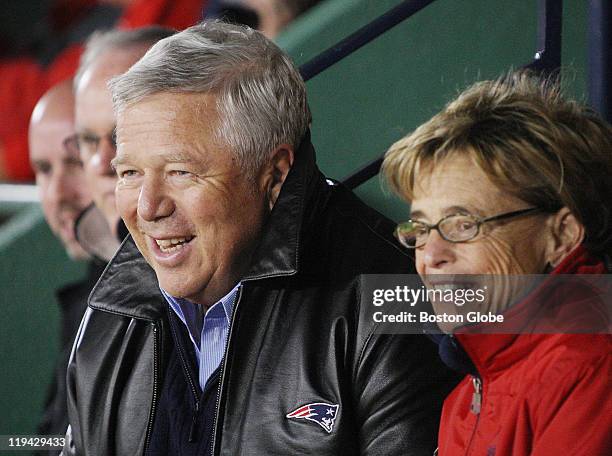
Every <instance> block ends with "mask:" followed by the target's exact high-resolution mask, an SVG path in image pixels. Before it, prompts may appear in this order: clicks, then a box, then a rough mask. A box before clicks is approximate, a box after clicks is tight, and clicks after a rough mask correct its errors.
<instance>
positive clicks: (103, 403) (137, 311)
mask: <svg viewBox="0 0 612 456" xmlns="http://www.w3.org/2000/svg"><path fill="white" fill-rule="evenodd" d="M392 229H393V224H392V223H391V222H390V221H389V220H387V219H385V218H384V217H382V216H381V215H380V214H378V213H377V212H375V211H374V210H372V209H371V208H369V207H367V206H366V205H364V204H363V203H362V202H361V201H360V200H358V199H357V198H356V197H355V196H354V195H353V194H352V193H351V192H350V191H348V190H347V189H346V188H344V187H343V186H341V185H338V184H334V183H332V182H330V181H327V180H326V179H325V178H324V177H323V175H322V174H321V173H320V172H319V170H318V168H317V167H316V165H315V160H314V150H313V149H312V146H311V145H310V143H309V142H308V141H307V142H306V144H305V145H304V146H302V147H301V149H300V150H299V151H298V153H297V154H296V160H295V164H294V166H293V168H292V170H291V172H290V174H289V176H288V177H287V179H286V181H285V183H284V185H283V189H282V191H281V194H280V196H279V199H278V201H277V203H276V205H275V207H274V210H273V212H272V214H271V216H270V219H269V221H268V223H267V225H266V229H265V233H264V235H263V238H262V240H261V241H260V244H259V247H258V249H257V251H256V254H255V256H254V258H255V260H254V261H253V264H252V268H251V269H250V272H249V273H248V274H247V275H246V276H245V277H244V278H243V280H242V289H241V293H240V296H239V298H238V300H237V302H236V304H235V307H234V309H235V310H234V314H233V317H232V322H231V327H230V334H229V339H228V343H227V347H226V352H225V357H224V360H223V362H222V367H221V374H220V382H219V383H220V385H219V391H218V400H217V401H218V402H217V415H216V419H215V427H214V431H213V432H214V433H213V447H214V454H215V455H225V456H237V455H318V456H324V455H358V454H362V455H404V456H405V455H431V454H432V452H433V450H434V448H435V446H436V436H437V428H438V422H439V413H440V410H441V406H442V401H443V399H444V397H445V396H446V394H447V393H448V392H449V391H450V389H451V388H452V387H453V386H454V383H455V377H454V375H452V374H450V373H449V371H448V370H447V369H446V368H445V367H443V365H442V364H441V362H440V361H439V360H438V356H437V352H436V347H435V345H434V344H433V343H432V342H431V341H430V340H429V339H427V338H426V337H425V336H421V335H376V334H374V333H373V327H374V324H373V322H372V321H365V320H364V318H363V317H362V315H363V313H362V312H360V276H359V274H363V273H409V272H413V265H412V261H411V259H410V258H409V257H408V256H407V255H405V254H404V253H403V252H402V251H401V250H400V249H399V248H398V247H397V246H396V243H395V242H394V241H393V239H392V238H391V236H390V235H391V233H392ZM166 306H167V304H166V303H165V301H164V299H163V297H162V296H161V294H160V292H159V288H158V285H157V280H156V277H155V273H154V272H153V270H152V269H151V268H150V267H149V266H148V265H147V263H146V262H145V261H144V260H143V258H142V256H141V255H140V254H139V252H138V250H137V249H136V247H135V245H134V243H133V241H132V240H131V239H130V238H128V239H127V240H126V241H125V242H124V244H123V245H122V247H121V248H120V250H119V251H118V253H117V254H116V256H115V258H114V259H113V260H112V261H111V263H110V264H109V266H108V267H107V269H106V271H105V272H104V274H103V276H102V278H101V280H100V282H99V283H98V284H97V286H96V287H95V289H94V290H93V292H92V294H91V296H90V302H89V310H88V313H87V314H86V316H85V318H84V320H83V323H82V326H81V329H80V334H79V336H78V339H77V343H76V345H75V349H74V350H73V354H72V357H71V362H70V365H69V368H68V394H69V407H68V408H69V418H70V423H71V429H69V437H70V439H69V440H71V442H70V443H69V444H67V446H66V448H65V449H64V454H88V455H104V456H111V455H129V456H133V455H141V454H143V452H144V449H145V447H146V445H147V443H148V441H149V437H150V431H151V428H152V423H153V420H154V418H155V413H156V410H155V408H156V402H157V399H158V395H159V392H160V387H161V385H160V383H161V381H162V379H163V378H164V366H165V362H166V357H167V353H168V344H171V343H172V341H171V337H169V334H168V321H167V313H166V309H165V307H166ZM319 402H323V403H327V404H335V405H338V406H339V408H338V412H337V415H336V420H335V423H334V426H333V430H332V432H329V433H328V432H326V431H325V430H324V428H323V427H322V426H319V425H318V424H317V423H315V422H312V421H308V420H292V419H288V418H287V417H286V415H287V414H288V413H290V412H292V411H294V410H295V409H297V408H298V407H300V406H302V405H305V404H310V403H319ZM187 413H189V412H187Z"/></svg>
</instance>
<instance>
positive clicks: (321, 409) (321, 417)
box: [287, 402, 340, 433]
mask: <svg viewBox="0 0 612 456" xmlns="http://www.w3.org/2000/svg"><path fill="white" fill-rule="evenodd" d="M339 408H340V406H339V405H332V404H325V403H324V402H315V403H314V404H306V405H302V406H301V407H298V408H297V409H295V410H294V411H293V412H291V413H288V414H287V418H292V419H296V420H298V419H299V420H301V419H303V420H308V421H313V422H315V423H317V424H318V425H319V426H321V427H322V428H323V429H325V430H326V431H327V432H328V433H331V431H332V429H333V428H334V421H336V416H338V409H339Z"/></svg>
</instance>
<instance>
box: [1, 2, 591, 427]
mask: <svg viewBox="0 0 612 456" xmlns="http://www.w3.org/2000/svg"><path fill="white" fill-rule="evenodd" d="M397 3H399V2H398V1H397V0H395V1H392V0H354V1H351V0H327V1H325V2H323V3H321V4H320V5H319V6H318V7H316V8H315V9H313V10H312V12H311V13H309V14H308V15H305V16H304V17H303V18H301V19H300V20H299V21H297V22H296V23H294V25H293V26H292V27H291V28H290V29H289V30H288V31H287V32H286V33H285V34H284V35H283V36H281V37H280V38H279V40H278V41H279V43H280V45H281V46H282V47H284V48H285V49H287V50H288V51H289V53H290V54H291V55H292V56H293V58H294V59H295V60H296V62H297V63H298V64H301V63H304V62H306V61H308V60H309V59H310V58H312V57H314V56H315V55H317V54H318V53H319V52H321V51H323V50H325V49H326V48H327V47H329V46H331V45H333V44H335V43H336V42H337V41H339V40H340V39H342V38H344V37H345V36H347V35H349V34H350V33H352V32H353V31H355V30H356V29H357V28H358V27H360V26H362V25H364V24H366V23H367V22H369V21H370V20H372V19H373V18H375V17H377V16H378V15H380V14H382V13H383V12H385V11H387V10H388V9H390V8H391V7H393V6H395V5H396V4H397ZM586 3H587V2H585V1H583V0H573V1H565V2H564V5H565V8H564V9H565V11H564V21H563V27H564V35H563V39H564V46H563V64H564V74H565V75H566V79H567V80H566V82H567V85H568V87H569V89H570V90H571V91H572V92H573V93H574V94H575V95H577V96H579V97H581V98H582V97H583V94H584V88H585V80H586V75H585V65H586V52H585V46H586ZM535 42H536V1H535V0H512V1H511V0H496V1H491V0H463V1H461V0H437V1H436V2H435V3H433V4H432V5H430V6H429V7H427V8H426V9H425V10H424V11H421V12H420V13H418V14H417V15H416V16H414V17H412V18H411V19H408V20H407V21H405V22H404V23H402V24H400V25H398V26H397V27H395V28H394V29H392V30H391V31H390V32H388V33H387V34H385V35H383V36H382V37H379V38H378V39H377V40H376V41H374V42H372V43H370V44H369V45H367V46H366V47H364V48H362V49H361V50H359V51H357V52H356V53H355V54H353V55H351V56H350V57H349V58H347V59H346V60H344V61H342V62H340V63H339V64H337V65H336V66H334V67H332V68H330V69H329V70H327V71H326V72H324V73H322V74H321V75H319V76H317V77H315V78H314V79H312V80H311V81H309V82H308V91H309V97H310V103H311V107H312V111H313V118H314V123H313V129H312V130H313V141H314V143H315V146H316V147H317V153H318V160H319V164H320V166H321V168H322V169H323V171H324V172H325V173H326V174H327V175H329V176H330V177H333V178H338V179H341V178H343V177H345V176H347V175H348V174H350V173H351V172H352V171H353V170H355V169H357V168H358V167H359V166H360V165H362V164H365V163H367V162H369V161H371V160H372V159H374V158H376V157H377V156H379V155H380V154H382V153H383V152H384V151H385V150H386V149H387V148H388V147H389V145H390V144H391V143H392V142H394V141H395V140H397V139H399V138H400V137H402V136H403V135H405V134H406V133H408V132H410V131H411V130H412V129H414V128H415V127H416V126H417V125H418V124H419V123H420V122H422V121H424V120H427V119H428V118H429V117H430V116H432V115H433V114H434V113H435V112H437V111H438V110H439V109H440V108H441V107H442V106H443V105H444V104H445V103H446V102H447V101H448V100H449V99H450V98H451V97H452V96H453V95H454V94H456V93H457V91H458V90H459V89H461V88H462V87H464V86H466V85H467V84H469V83H471V82H473V81H476V80H478V79H481V78H490V77H495V76H497V75H499V74H501V73H503V72H504V71H506V70H508V69H509V68H511V67H517V66H520V65H522V64H525V63H528V62H530V61H531V59H532V57H533V54H534V52H535ZM358 193H359V194H360V195H361V196H362V197H363V198H364V199H365V200H367V201H368V202H370V203H371V204H372V205H373V206H375V207H377V208H379V209H380V210H382V211H383V212H384V213H385V214H387V215H389V216H390V217H392V218H395V219H400V218H403V217H405V214H406V208H405V206H404V205H403V204H402V203H401V202H399V201H398V200H396V199H393V198H392V197H390V196H389V195H384V194H383V193H382V192H381V189H380V182H379V180H378V179H377V178H375V179H372V180H370V181H369V182H368V183H366V184H365V185H363V186H362V187H361V188H360V189H359V190H358ZM3 210H4V211H5V212H6V210H7V208H2V207H0V213H1V212H3ZM82 273H83V265H79V264H76V263H73V262H71V261H70V260H68V258H67V257H66V256H65V254H64V253H63V249H62V248H61V246H60V245H59V243H58V242H57V241H56V240H55V239H54V238H53V236H52V235H51V233H50V232H49V230H48V229H47V227H46V225H45V224H44V220H43V218H42V215H41V214H40V210H39V209H38V208H36V207H31V206H27V207H23V208H22V209H21V211H19V212H18V215H15V216H13V217H12V218H11V219H10V221H9V223H8V225H7V224H4V225H2V226H0V285H1V286H0V305H2V308H3V316H2V318H1V319H0V434H9V433H16V432H22V433H26V432H33V430H34V426H35V423H36V422H37V420H38V417H39V411H40V410H41V408H42V402H43V398H44V394H45V390H46V387H47V384H48V381H49V378H50V375H51V368H52V365H53V359H54V357H55V354H56V349H57V335H58V334H57V333H58V311H57V307H56V304H55V298H54V295H53V290H54V289H56V288H57V287H58V286H60V285H61V284H65V283H67V282H69V281H72V280H76V279H77V278H78V277H79V276H80V275H81V274H82Z"/></svg>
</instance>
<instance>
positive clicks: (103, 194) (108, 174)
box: [75, 45, 149, 232]
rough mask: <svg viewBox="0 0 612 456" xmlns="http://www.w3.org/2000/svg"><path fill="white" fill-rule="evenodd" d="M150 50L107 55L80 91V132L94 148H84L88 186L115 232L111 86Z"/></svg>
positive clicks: (134, 49)
mask: <svg viewBox="0 0 612 456" xmlns="http://www.w3.org/2000/svg"><path fill="white" fill-rule="evenodd" d="M148 47H149V46H148V45H146V46H145V45H140V46H134V47H132V48H130V49H122V50H120V49H111V50H109V51H107V52H105V53H103V54H102V55H100V56H99V57H98V58H97V60H96V61H95V62H94V63H93V64H92V65H90V67H89V68H88V69H87V70H86V71H85V73H84V74H83V77H82V78H81V80H80V81H79V85H78V87H77V90H76V104H75V114H76V130H77V133H78V134H79V138H80V143H81V144H83V143H85V144H90V145H91V146H88V147H85V148H84V147H83V146H81V159H82V160H83V164H84V169H85V174H86V176H87V183H88V185H89V189H90V191H91V194H92V196H93V199H94V202H95V203H96V206H98V208H99V209H100V210H101V211H102V213H103V214H104V216H105V218H106V220H107V221H108V224H109V226H110V228H111V230H113V232H115V230H116V228H117V222H118V221H119V215H118V213H117V207H116V203H115V184H116V182H117V179H116V174H115V172H114V171H113V169H112V167H111V165H110V161H111V160H112V159H113V158H114V157H115V154H116V148H115V145H114V139H113V133H114V129H115V115H114V112H113V104H112V98H111V93H110V91H109V90H108V88H107V83H108V81H109V79H111V78H112V77H114V76H117V75H119V74H121V73H123V72H125V71H127V70H128V69H129V67H130V66H132V65H133V64H134V63H136V62H137V61H138V59H140V57H142V56H143V55H144V53H145V52H146V50H147V49H148ZM97 141H99V142H98V144H97V148H96V147H95V143H96V142H97Z"/></svg>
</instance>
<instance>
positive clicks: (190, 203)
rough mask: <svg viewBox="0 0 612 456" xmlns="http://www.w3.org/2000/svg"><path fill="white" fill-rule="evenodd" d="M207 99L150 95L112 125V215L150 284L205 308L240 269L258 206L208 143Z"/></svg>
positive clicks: (255, 194) (260, 190) (212, 120)
mask: <svg viewBox="0 0 612 456" xmlns="http://www.w3.org/2000/svg"><path fill="white" fill-rule="evenodd" d="M217 122H218V116H217V113H216V108H215V98H214V96H212V95H193V94H169V93H160V94H156V95H152V96H150V97H148V98H146V99H144V100H143V101H141V102H138V103H136V104H134V105H132V106H130V107H128V108H127V109H126V110H125V111H124V112H123V113H120V114H119V116H118V118H117V133H118V141H119V142H118V155H117V159H116V168H117V175H118V176H119V180H118V182H117V192H116V195H117V207H118V209H119V212H120V214H121V217H122V218H123V220H124V222H125V224H126V226H127V227H128V229H129V231H130V233H131V234H132V236H133V238H134V240H135V242H136V244H137V246H138V248H139V250H140V251H141V252H142V254H143V256H144V257H145V258H146V260H147V262H148V263H149V264H150V265H151V266H152V267H153V269H154V270H155V272H156V274H157V278H158V280H159V283H160V286H161V287H162V288H163V289H165V290H166V291H167V292H169V293H170V294H172V295H174V296H179V297H184V298H187V299H189V300H191V301H193V302H196V303H200V304H204V305H207V306H208V305H212V304H214V303H215V302H216V301H217V300H218V299H219V298H221V297H223V296H224V295H225V294H226V293H227V292H229V290H230V289H231V287H233V285H235V284H236V283H237V282H238V280H240V278H241V276H242V274H244V272H245V270H246V269H247V268H248V266H249V262H250V256H251V254H252V251H253V249H254V246H255V244H256V242H257V240H258V238H259V234H260V232H261V227H262V225H263V221H264V217H265V214H266V213H267V211H268V207H269V206H268V204H269V203H268V200H267V198H266V191H265V188H264V187H265V184H264V181H265V178H264V177H263V176H257V177H256V179H255V182H253V181H252V180H249V179H247V178H246V177H245V176H244V175H243V174H242V173H241V171H240V169H239V167H238V166H237V164H236V163H235V161H234V160H233V156H232V154H231V153H230V151H229V150H228V149H227V147H226V146H223V145H220V144H217V143H215V141H214V140H213V137H214V136H213V132H214V129H215V128H216V125H217Z"/></svg>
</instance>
